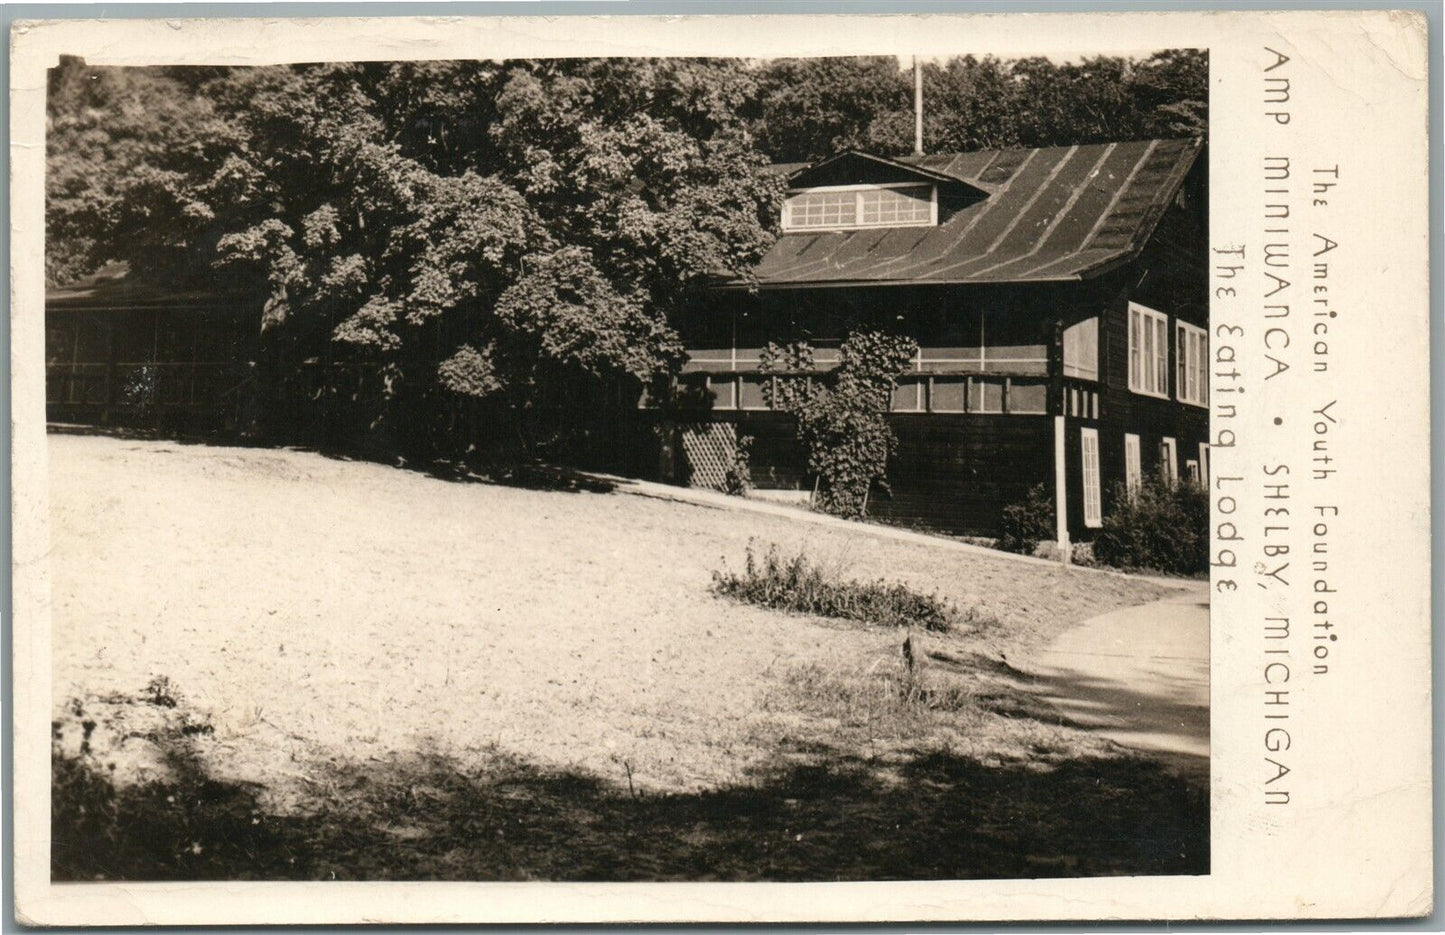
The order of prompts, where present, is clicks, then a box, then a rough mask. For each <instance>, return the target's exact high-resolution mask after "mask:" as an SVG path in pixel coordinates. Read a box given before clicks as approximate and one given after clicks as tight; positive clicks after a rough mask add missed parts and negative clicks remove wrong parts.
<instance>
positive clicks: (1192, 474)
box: [1184, 458, 1200, 484]
mask: <svg viewBox="0 0 1445 935" xmlns="http://www.w3.org/2000/svg"><path fill="white" fill-rule="evenodd" d="M1184 476H1185V477H1187V478H1189V480H1190V481H1192V482H1193V483H1196V484H1197V483H1199V482H1200V480H1199V462H1198V461H1195V460H1194V459H1193V458H1190V459H1189V460H1188V461H1185V462H1184Z"/></svg>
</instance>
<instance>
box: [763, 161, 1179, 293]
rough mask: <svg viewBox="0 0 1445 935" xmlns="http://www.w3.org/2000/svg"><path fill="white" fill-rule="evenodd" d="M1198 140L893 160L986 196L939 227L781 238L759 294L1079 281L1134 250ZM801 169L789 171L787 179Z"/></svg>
mask: <svg viewBox="0 0 1445 935" xmlns="http://www.w3.org/2000/svg"><path fill="white" fill-rule="evenodd" d="M1202 145H1203V144H1202V141H1201V140H1198V139H1185V140H1140V141H1135V142H1127V143H1097V144H1091V145H1087V146H1058V147H1051V148H1047V149H1007V150H983V151H979V152H972V153H952V154H948V153H940V154H936V155H926V156H904V157H901V158H899V159H897V160H895V161H896V162H900V163H905V164H908V165H912V166H917V167H919V168H921V169H926V170H928V171H929V172H932V173H936V174H938V175H946V176H948V177H950V178H955V179H958V180H960V181H963V182H967V183H969V184H971V185H974V186H976V187H978V188H979V189H981V190H983V191H986V192H990V194H989V195H988V197H986V198H983V199H982V200H980V201H977V202H974V203H972V204H969V205H966V206H964V207H962V208H960V209H959V210H957V211H955V212H953V213H952V214H951V215H950V216H948V217H947V218H946V219H940V223H939V225H938V226H937V227H895V228H869V229H865V230H847V231H795V232H791V233H786V234H783V235H782V236H781V237H779V238H778V241H777V243H776V244H774V245H773V247H772V249H771V250H769V251H768V253H767V255H766V256H764V257H763V259H762V261H761V262H760V263H759V264H758V265H757V267H756V268H755V269H754V275H755V276H756V277H757V284H758V285H759V286H760V287H762V288H788V287H799V286H809V285H852V284H857V285H869V284H878V285H884V284H892V285H897V284H904V283H1002V282H1058V281H1068V280H1080V279H1086V278H1088V277H1089V276H1091V275H1097V274H1099V273H1102V272H1104V271H1106V270H1108V269H1111V268H1113V267H1115V266H1117V265H1118V264H1119V263H1121V262H1124V261H1127V260H1129V259H1132V258H1133V257H1134V256H1135V255H1136V254H1137V253H1138V252H1139V250H1140V249H1141V248H1142V247H1143V246H1144V244H1145V242H1146V241H1147V240H1148V239H1149V236H1150V234H1152V233H1153V231H1154V226H1155V225H1156V224H1157V223H1158V221H1159V218H1160V216H1161V215H1163V213H1164V211H1165V209H1167V208H1168V207H1169V204H1170V202H1171V201H1172V199H1173V198H1174V194H1175V192H1177V191H1178V190H1179V186H1180V184H1181V183H1183V181H1184V177H1185V175H1187V174H1188V172H1189V169H1190V167H1191V166H1193V165H1194V161H1195V158H1196V157H1197V156H1198V154H1199V151H1200V148H1201V146H1202ZM805 168H806V167H801V166H788V167H786V169H787V170H788V171H789V174H790V175H791V174H797V173H799V172H801V171H803V170H804V169H805ZM738 284H739V285H740V283H738Z"/></svg>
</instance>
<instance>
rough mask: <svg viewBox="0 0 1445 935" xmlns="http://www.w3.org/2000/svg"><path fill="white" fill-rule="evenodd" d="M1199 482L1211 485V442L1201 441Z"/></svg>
mask: <svg viewBox="0 0 1445 935" xmlns="http://www.w3.org/2000/svg"><path fill="white" fill-rule="evenodd" d="M1199 482H1200V483H1201V484H1204V485H1205V486H1208V485H1209V443H1208V442H1200V443H1199Z"/></svg>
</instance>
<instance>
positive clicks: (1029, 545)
mask: <svg viewBox="0 0 1445 935" xmlns="http://www.w3.org/2000/svg"><path fill="white" fill-rule="evenodd" d="M1056 523H1057V520H1056V518H1055V515H1054V497H1053V494H1051V493H1049V489H1048V487H1047V486H1046V485H1044V484H1035V485H1034V486H1033V487H1031V488H1030V489H1029V493H1028V496H1027V497H1025V498H1024V499H1023V500H1021V501H1018V502H1016V503H1010V504H1009V505H1008V506H1006V507H1004V508H1003V515H1002V516H1000V517H999V522H998V543H997V546H998V548H1000V549H1003V550H1004V551H1005V552H1022V553H1023V554H1025V555H1032V554H1033V553H1034V550H1035V549H1037V548H1038V547H1039V543H1040V542H1044V541H1046V540H1049V539H1052V538H1054V533H1055V528H1056Z"/></svg>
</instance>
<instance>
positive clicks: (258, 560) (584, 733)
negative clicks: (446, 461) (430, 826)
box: [49, 435, 1164, 794]
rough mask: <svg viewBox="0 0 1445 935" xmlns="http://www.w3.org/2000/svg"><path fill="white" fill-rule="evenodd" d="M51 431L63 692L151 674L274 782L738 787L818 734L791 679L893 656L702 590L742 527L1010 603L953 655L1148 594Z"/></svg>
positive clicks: (929, 557) (704, 513) (762, 526)
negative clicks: (342, 770)
mask: <svg viewBox="0 0 1445 935" xmlns="http://www.w3.org/2000/svg"><path fill="white" fill-rule="evenodd" d="M49 445H50V459H51V478H52V486H51V498H52V500H51V515H52V521H53V525H52V539H53V552H52V566H51V567H52V574H53V589H54V592H53V597H54V611H53V618H52V627H53V634H54V674H55V704H56V707H57V710H59V709H61V708H63V706H65V705H66V704H67V702H68V701H69V700H70V699H72V698H97V697H103V696H105V695H106V694H107V693H124V694H129V695H134V694H135V693H137V692H139V691H141V690H142V688H143V687H144V686H145V685H146V684H147V683H148V682H149V681H150V680H151V679H153V678H154V677H156V676H166V677H168V678H169V679H170V680H171V683H172V684H173V685H174V686H175V689H176V690H177V691H178V692H179V693H180V695H181V696H183V698H184V702H185V705H186V707H187V708H188V710H193V711H195V712H197V713H198V715H199V716H201V717H204V718H208V719H209V724H210V725H212V726H213V727H214V733H212V734H208V735H206V736H205V738H204V740H205V743H204V745H203V748H202V752H203V755H204V757H205V758H206V760H207V761H208V762H209V763H210V764H211V766H212V768H213V769H215V770H216V772H217V774H218V775H221V776H224V777H226V778H228V779H235V780H240V781H245V782H253V783H257V784H260V785H263V786H265V787H266V788H267V789H269V790H272V791H273V792H275V793H276V794H280V790H283V789H286V788H292V787H295V786H296V784H297V783H310V782H312V781H313V779H312V777H314V776H315V775H316V770H317V769H318V768H319V766H321V765H323V764H326V763H339V762H342V761H346V762H353V763H354V762H364V761H366V760H367V759H369V758H370V759H377V760H380V759H383V758H386V757H391V756H396V755H400V754H410V753H439V754H442V755H445V756H448V757H457V758H461V759H466V758H467V757H468V756H469V755H471V754H473V753H480V752H482V751H503V752H505V753H506V754H508V755H515V756H518V757H522V758H525V759H526V760H527V761H528V762H532V763H536V764H539V765H542V766H555V767H558V768H566V769H573V770H582V771H586V772H589V773H591V774H595V775H597V776H599V777H603V778H606V779H609V780H611V781H615V782H621V783H625V782H626V781H627V775H628V773H629V772H630V774H631V780H632V782H634V783H636V784H637V786H638V787H640V788H643V789H658V790H697V789H701V788H709V787H717V786H720V785H724V784H729V783H736V782H739V781H742V780H743V778H744V777H745V775H746V774H747V771H748V768H749V767H750V765H752V764H754V763H756V762H758V761H760V760H762V759H763V758H765V757H767V756H769V755H770V754H772V753H773V752H775V748H776V744H777V743H778V741H779V738H782V737H788V738H791V739H793V740H803V741H806V740H809V739H813V738H816V739H819V740H826V739H827V738H828V736H829V731H830V725H829V724H828V723H827V722H826V719H819V718H816V717H812V716H810V714H809V713H808V711H807V710H806V708H805V707H802V706H789V705H788V704H786V703H780V702H779V700H778V699H779V698H780V697H785V695H786V693H785V692H782V689H785V688H786V686H787V683H788V680H789V679H790V678H791V677H793V675H794V674H795V673H797V672H799V671H809V670H810V667H811V668H813V669H816V667H820V666H821V667H825V668H826V669H829V670H832V669H857V668H860V667H867V666H869V665H874V664H876V663H877V661H878V660H882V659H888V660H892V659H893V658H894V656H895V654H896V653H897V647H898V643H899V641H900V637H899V634H897V633H896V632H893V631H881V630H870V629H860V628H857V627H852V626H839V625H835V624H829V623H827V622H825V621H819V620H813V619H810V618H803V617H796V616H788V615H783V614H779V613H776V612H772V611H767V610H762V609H758V608H752V607H744V606H738V605H735V604H731V603H728V602H726V601H723V600H721V599H719V598H717V597H715V596H713V595H712V594H710V593H709V590H708V587H709V583H710V579H711V573H712V571H713V570H714V569H717V568H719V567H721V566H722V565H723V563H724V562H726V563H728V564H730V565H732V566H734V567H737V566H740V565H741V563H742V561H743V558H744V552H745V549H746V547H747V546H748V545H749V543H750V542H753V543H754V544H755V545H757V546H762V547H766V546H767V545H768V544H777V545H778V547H779V548H780V549H781V550H783V551H784V552H785V553H786V552H790V551H796V550H798V549H806V550H807V552H808V553H809V555H810V556H812V557H814V558H815V559H818V560H821V561H824V562H828V563H833V564H834V565H835V566H836V567H838V568H839V569H841V570H843V571H844V572H845V573H846V574H848V575H850V576H853V577H858V578H877V577H886V578H889V579H898V580H903V581H906V582H908V583H910V584H913V585H915V586H918V587H920V588H922V589H924V590H927V591H932V590H937V591H938V592H939V593H940V594H941V595H943V596H945V597H947V598H949V599H951V600H953V601H955V602H957V603H958V604H959V605H961V606H979V607H980V608H981V609H983V610H984V611H986V612H987V613H989V614H992V615H994V616H996V617H997V618H999V620H1000V621H1001V626H1000V627H999V628H998V629H997V630H995V631H994V632H992V633H991V634H986V635H983V636H980V635H975V636H968V635H960V636H955V637H946V638H941V639H940V640H939V641H938V645H939V646H940V647H941V648H942V649H943V650H944V651H946V652H949V653H965V652H969V651H980V650H986V651H987V652H989V653H991V654H997V652H999V651H1005V652H1007V653H1008V655H1009V657H1010V659H1013V658H1016V654H1018V655H1026V654H1027V653H1028V652H1029V651H1030V650H1031V649H1033V648H1036V647H1039V646H1042V645H1044V644H1045V643H1047V642H1048V641H1049V640H1051V639H1052V638H1054V637H1055V636H1057V635H1058V634H1059V633H1060V632H1062V631H1063V630H1064V629H1065V628H1067V627H1068V626H1069V625H1071V624H1074V623H1077V622H1079V621H1082V620H1085V619H1087V618H1089V617H1093V616H1095V615H1097V614H1100V613H1103V612H1105V611H1108V610H1111V609H1113V608H1116V607H1122V606H1129V605H1134V604H1140V603H1144V602H1147V601H1150V600H1153V599H1156V598H1157V597H1159V596H1160V595H1161V594H1162V593H1164V591H1163V589H1161V588H1159V587H1157V586H1156V585H1153V584H1150V583H1147V582H1142V581H1134V580H1129V579H1126V578H1122V577H1113V576H1103V575H1089V574H1086V573H1083V572H1078V571H1070V570H1067V569H1063V568H1051V567H1043V566H1039V565H1030V564H1022V563H1016V562H1010V561H1006V560H1003V559H994V558H990V557H987V556H977V557H975V556H971V555H963V554H959V553H957V552H950V551H946V550H943V549H938V548H933V547H929V546H927V545H919V544H912V543H902V542H892V541H886V540H883V539H879V538H877V537H872V536H867V535H861V534H858V533H855V532H852V531H849V530H846V529H845V530H839V529H833V528H825V527H819V526H816V525H810V524H805V523H799V522H796V521H790V520H788V519H787V518H785V517H770V516H758V515H748V514H740V513H737V512H733V511H729V510H719V509H708V508H703V507H698V506H692V505H687V504H678V503H669V502H662V501H657V500H652V499H647V498H642V497H636V496H628V495H623V494H618V493H585V492H559V491H547V490H529V489H520V488H513V487H501V486H494V485H488V484H477V483H455V482H448V481H444V480H439V479H436V478H433V477H429V476H427V475H425V474H421V473H417V472H411V471H405V470H398V469H395V468H391V467H386V466H382V465H376V464H369V463H361V462H351V461H342V460H334V459H329V458H326V457H323V456H321V455H318V454H315V453H309V452H297V451H284V450H283V451H277V450H262V449H243V448H221V447H206V446H188V445H178V444H174V443H167V442H152V441H134V440H125V439H114V438H104V437H87V436H63V435H61V436H52V437H51V439H50V443H49ZM970 641H973V642H972V643H971V642H970ZM780 692H782V693H781V694H780ZM972 752H973V753H974V754H977V753H978V752H979V751H972Z"/></svg>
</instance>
